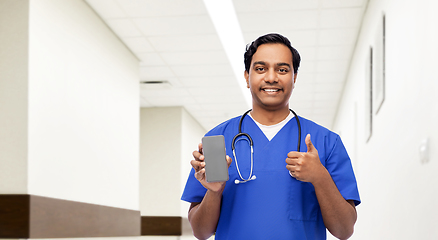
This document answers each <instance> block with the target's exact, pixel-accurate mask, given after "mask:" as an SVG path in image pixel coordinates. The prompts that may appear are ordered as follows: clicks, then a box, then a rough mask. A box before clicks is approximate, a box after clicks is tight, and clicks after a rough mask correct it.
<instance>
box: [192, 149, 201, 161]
mask: <svg viewBox="0 0 438 240" xmlns="http://www.w3.org/2000/svg"><path fill="white" fill-rule="evenodd" d="M192 155H193V157H194V158H195V160H197V161H204V155H202V153H200V152H199V151H193V153H192Z"/></svg>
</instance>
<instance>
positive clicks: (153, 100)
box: [85, 0, 368, 130]
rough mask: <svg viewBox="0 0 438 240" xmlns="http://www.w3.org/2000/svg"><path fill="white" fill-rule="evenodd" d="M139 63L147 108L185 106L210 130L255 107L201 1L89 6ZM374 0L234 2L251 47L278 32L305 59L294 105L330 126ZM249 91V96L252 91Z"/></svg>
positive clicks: (124, 0) (121, 0)
mask: <svg viewBox="0 0 438 240" xmlns="http://www.w3.org/2000/svg"><path fill="white" fill-rule="evenodd" d="M85 1H86V2H87V3H88V4H89V5H90V6H91V7H92V8H93V9H94V10H95V11H96V13H97V14H98V15H99V16H100V17H101V18H102V19H103V21H104V22H105V23H106V24H107V25H108V26H109V27H110V28H111V29H112V30H113V31H114V33H115V34H116V35H117V36H118V37H119V38H120V39H121V40H122V41H123V42H124V43H125V44H126V46H127V47H128V48H129V49H130V50H131V51H132V52H133V53H134V54H135V55H136V56H137V57H138V59H139V60H140V61H141V62H140V66H139V69H140V82H151V81H152V83H153V82H157V81H158V82H164V84H141V93H140V104H141V106H142V107H167V106H183V107H184V108H185V109H186V110H187V111H188V112H189V113H190V114H191V115H192V116H193V117H194V118H195V119H197V120H198V122H199V123H200V124H201V125H202V126H203V127H204V128H205V129H206V130H208V129H210V128H212V127H214V126H215V125H217V124H219V123H221V122H223V121H225V120H227V119H228V118H231V117H234V116H238V115H241V114H242V113H243V112H244V111H245V110H247V109H248V108H249V106H248V104H247V102H246V101H245V99H244V96H243V93H242V91H241V89H240V87H239V84H238V81H245V79H244V77H243V71H244V64H243V53H244V51H245V49H242V54H241V56H242V59H241V62H242V76H241V77H239V78H237V77H236V76H235V75H234V73H233V70H232V67H231V65H230V62H229V61H228V57H227V55H226V53H225V50H224V48H223V46H222V43H221V41H220V38H219V36H218V34H217V32H216V30H215V27H214V25H213V22H212V20H211V19H210V16H209V14H208V12H207V9H206V7H205V5H204V3H203V1H202V0H158V1H157V0H85ZM367 2H368V0H305V1H302V0H269V1H266V0H233V4H234V8H235V11H236V14H237V18H238V20H239V23H240V28H241V30H242V34H243V37H244V40H245V43H246V44H247V43H250V42H252V41H253V40H255V39H256V38H257V37H258V36H261V35H264V34H266V33H270V32H278V33H281V34H282V35H284V36H286V37H288V38H289V40H290V41H291V42H292V45H293V46H294V47H295V48H296V49H297V50H298V52H299V53H300V55H301V59H302V61H301V66H300V68H299V71H298V79H297V84H296V87H295V89H294V92H293V93H292V97H291V100H290V107H291V108H292V109H294V110H295V111H296V112H297V113H298V114H299V115H300V116H303V117H305V118H309V119H312V120H314V121H315V122H317V123H319V124H322V125H324V126H326V127H329V128H330V127H332V125H333V121H334V118H335V114H336V111H337V108H338V104H339V101H340V97H341V95H342V91H343V86H344V82H345V80H346V75H347V72H348V69H349V65H350V60H351V58H352V54H353V50H354V47H355V44H356V40H357V37H358V33H359V30H360V27H361V24H362V16H363V14H364V12H365V9H366V5H367ZM248 91H249V90H248Z"/></svg>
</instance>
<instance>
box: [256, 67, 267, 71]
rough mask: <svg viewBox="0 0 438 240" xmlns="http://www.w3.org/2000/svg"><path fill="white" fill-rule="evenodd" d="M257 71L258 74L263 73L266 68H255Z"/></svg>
mask: <svg viewBox="0 0 438 240" xmlns="http://www.w3.org/2000/svg"><path fill="white" fill-rule="evenodd" d="M255 70H256V71H257V72H263V71H264V70H265V68H264V67H255Z"/></svg>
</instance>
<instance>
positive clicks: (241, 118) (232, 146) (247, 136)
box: [231, 109, 301, 184]
mask: <svg viewBox="0 0 438 240" xmlns="http://www.w3.org/2000/svg"><path fill="white" fill-rule="evenodd" d="M251 110H252V109H250V110H248V111H246V112H245V113H244V114H243V115H242V117H240V121H239V133H237V134H236V135H235V136H234V138H233V141H232V142H231V149H232V150H233V155H234V160H235V163H236V168H237V173H238V174H239V177H240V179H241V180H238V179H236V180H235V181H234V183H235V184H239V183H246V182H248V181H250V180H254V179H256V176H255V175H253V174H252V172H253V167H254V150H253V141H252V138H251V136H250V135H249V134H248V133H244V132H242V122H243V119H244V118H245V116H246V115H247V114H248V113H249V112H250V111H251ZM289 110H290V111H291V112H292V114H293V115H294V116H295V119H296V121H297V125H298V146H297V151H298V152H300V150H301V124H300V119H299V118H298V115H297V114H296V113H295V112H294V111H293V110H292V109H289ZM240 136H244V138H239V139H237V138H238V137H240ZM236 139H237V141H236ZM240 140H245V141H248V143H249V146H250V147H251V170H250V173H249V177H248V178H246V179H245V178H243V177H242V174H241V173H240V169H239V164H238V162H237V156H236V151H235V150H236V148H235V143H237V142H238V141H240Z"/></svg>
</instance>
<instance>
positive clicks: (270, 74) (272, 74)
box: [265, 69, 278, 83]
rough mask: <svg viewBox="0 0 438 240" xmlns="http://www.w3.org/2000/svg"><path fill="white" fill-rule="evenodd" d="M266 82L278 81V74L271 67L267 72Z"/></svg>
mask: <svg viewBox="0 0 438 240" xmlns="http://www.w3.org/2000/svg"><path fill="white" fill-rule="evenodd" d="M265 82H267V83H274V82H278V78H277V74H276V72H275V71H274V70H272V69H269V70H268V71H267V72H266V74H265Z"/></svg>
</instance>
